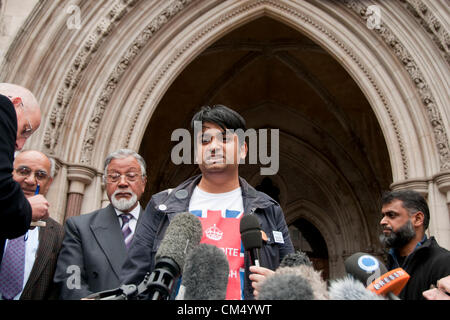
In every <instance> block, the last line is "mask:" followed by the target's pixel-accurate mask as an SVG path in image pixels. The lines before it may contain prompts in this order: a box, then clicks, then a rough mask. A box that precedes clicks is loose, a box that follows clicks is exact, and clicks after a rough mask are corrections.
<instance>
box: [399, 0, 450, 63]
mask: <svg viewBox="0 0 450 320" xmlns="http://www.w3.org/2000/svg"><path fill="white" fill-rule="evenodd" d="M400 2H401V3H402V4H403V5H404V6H405V8H406V9H408V10H409V12H411V14H412V15H413V16H414V18H416V19H417V21H418V22H419V23H420V25H422V26H423V28H424V29H425V30H426V31H427V32H428V35H429V36H430V37H431V39H432V40H433V42H434V43H435V44H436V46H437V47H438V48H439V50H440V51H441V54H442V56H443V57H444V59H445V61H447V63H448V64H450V34H449V31H448V30H445V28H444V26H443V25H442V23H441V22H440V21H439V20H438V18H437V17H436V16H435V15H434V14H433V12H432V11H431V10H430V9H428V7H427V5H426V3H425V2H424V1H421V0H400Z"/></svg>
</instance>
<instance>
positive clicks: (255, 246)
mask: <svg viewBox="0 0 450 320" xmlns="http://www.w3.org/2000/svg"><path fill="white" fill-rule="evenodd" d="M239 231H240V233H241V240H242V244H243V246H244V249H245V250H246V251H248V252H249V254H250V260H251V264H252V265H255V266H257V267H259V266H260V264H259V249H260V248H261V247H262V234H261V226H260V223H259V220H258V218H256V216H255V215H253V214H248V215H244V216H243V217H242V219H241V222H240V225H239Z"/></svg>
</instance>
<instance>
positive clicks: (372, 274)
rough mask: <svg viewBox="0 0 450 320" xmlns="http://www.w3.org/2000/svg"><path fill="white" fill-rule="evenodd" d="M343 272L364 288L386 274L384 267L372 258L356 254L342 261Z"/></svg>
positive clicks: (367, 255)
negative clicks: (359, 282)
mask: <svg viewBox="0 0 450 320" xmlns="http://www.w3.org/2000/svg"><path fill="white" fill-rule="evenodd" d="M344 265H345V271H346V272H347V273H349V274H351V275H352V276H353V277H354V278H355V279H357V280H359V281H361V282H362V283H363V284H364V285H365V286H366V287H367V286H368V285H369V284H370V283H371V282H372V281H373V280H375V279H376V278H378V277H379V276H381V275H382V274H384V273H386V272H387V269H386V267H385V266H384V264H382V263H381V262H380V261H379V260H378V259H377V258H375V257H374V256H372V255H370V254H368V253H364V252H357V253H354V254H353V255H351V256H350V257H348V258H347V259H346V260H345V261H344Z"/></svg>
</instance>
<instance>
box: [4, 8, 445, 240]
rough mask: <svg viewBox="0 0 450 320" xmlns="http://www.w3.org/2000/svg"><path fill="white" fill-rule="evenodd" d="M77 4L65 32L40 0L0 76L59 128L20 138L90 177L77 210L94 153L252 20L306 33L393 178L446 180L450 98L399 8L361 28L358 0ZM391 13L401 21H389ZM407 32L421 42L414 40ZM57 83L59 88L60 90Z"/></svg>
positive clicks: (130, 134)
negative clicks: (372, 122) (343, 78)
mask: <svg viewBox="0 0 450 320" xmlns="http://www.w3.org/2000/svg"><path fill="white" fill-rule="evenodd" d="M76 3H77V4H79V5H80V7H81V9H82V12H83V16H82V18H83V19H84V20H83V21H85V23H83V25H82V29H81V30H79V31H78V32H77V31H73V30H66V29H64V27H65V25H66V18H67V16H66V15H65V14H64V9H65V8H64V6H63V5H62V4H61V3H59V2H54V1H42V2H39V4H38V5H37V7H36V9H35V10H34V11H33V13H32V15H30V17H29V19H28V20H27V22H26V25H25V26H24V28H23V29H22V31H21V34H20V35H19V36H18V37H17V38H16V40H15V41H14V43H13V45H12V46H11V49H10V50H9V52H8V55H7V57H6V59H5V62H4V64H3V66H2V70H1V75H2V79H3V81H10V82H16V83H20V84H23V85H25V86H27V87H29V88H31V89H32V90H33V91H34V92H35V93H36V95H37V96H38V99H39V100H40V101H41V103H42V105H43V106H44V118H45V120H44V121H43V127H44V128H48V125H49V123H53V122H55V123H57V124H58V126H59V127H58V130H59V131H58V132H56V133H55V136H52V135H51V134H52V132H50V133H49V131H47V130H43V131H41V132H39V133H38V134H36V135H35V136H33V138H32V139H31V140H30V143H29V145H28V146H29V147H35V148H41V149H46V148H47V144H48V145H49V148H50V150H48V151H50V152H51V153H53V154H55V156H56V157H57V158H59V159H60V161H61V163H62V164H63V167H65V166H70V164H72V163H75V164H82V165H83V166H87V167H88V169H89V170H90V171H92V172H91V173H92V174H93V175H94V176H96V177H95V178H94V180H95V181H96V183H93V184H90V185H89V186H87V190H86V191H88V192H87V193H86V194H87V197H85V199H84V200H83V208H84V210H83V211H89V210H92V209H95V208H97V207H98V204H99V202H100V200H101V199H100V198H101V197H99V196H98V194H99V189H101V184H100V183H99V173H100V172H101V166H102V165H101V164H102V161H103V159H104V157H105V155H106V154H107V153H108V152H109V151H111V150H113V149H117V148H119V147H123V146H128V147H131V148H134V149H137V148H138V147H139V145H140V143H141V141H142V135H143V132H145V128H146V127H147V125H148V123H149V120H150V118H151V116H152V114H153V112H154V110H155V108H156V107H157V105H158V102H159V101H160V100H161V98H162V96H163V95H164V92H165V91H166V90H167V88H168V87H169V85H170V83H172V82H173V81H174V79H175V78H176V76H177V75H178V74H179V73H180V72H181V71H182V70H183V68H185V67H186V66H187V65H188V64H189V63H190V62H191V61H192V60H193V59H194V58H195V57H196V56H198V55H199V54H200V53H201V52H202V51H203V50H204V49H205V48H207V47H208V46H209V45H211V44H212V43H213V42H214V41H215V40H217V39H218V38H220V37H222V36H224V35H225V34H227V33H228V32H230V31H231V30H233V29H235V28H238V27H239V26H240V25H242V24H245V23H247V22H249V21H252V20H253V19H256V18H258V17H261V16H268V17H271V18H273V19H276V20H278V21H281V22H282V23H285V24H287V25H289V26H291V27H292V28H294V29H296V30H298V31H299V32H302V33H304V34H306V35H307V36H308V37H310V38H311V39H312V40H313V41H315V42H316V43H318V44H319V45H320V46H321V47H323V48H324V49H325V50H327V51H328V52H329V53H330V54H331V55H332V56H333V57H335V58H336V60H337V61H339V63H340V64H341V65H342V66H343V67H344V68H345V69H346V70H347V72H348V73H349V74H350V75H351V76H352V77H353V79H354V80H355V81H356V82H357V83H358V85H359V86H360V88H361V90H362V91H363V92H364V94H365V96H366V97H367V99H368V101H369V102H370V104H371V106H372V108H373V110H374V113H375V115H376V117H377V118H378V120H379V123H380V126H381V128H382V131H383V135H384V137H385V140H386V144H387V146H388V150H389V156H390V160H391V167H392V171H393V182H402V181H403V180H408V179H421V180H422V181H425V183H426V184H432V183H434V184H435V185H434V186H430V187H429V191H430V192H436V190H438V189H439V190H440V192H442V193H444V194H448V192H449V188H447V184H446V183H441V181H442V180H445V179H441V178H442V175H445V177H447V173H446V172H445V171H442V170H447V169H448V167H447V159H448V157H449V153H448V145H449V143H448V134H447V132H448V130H449V128H448V123H449V121H448V118H449V116H448V110H447V108H446V106H448V105H449V101H448V100H449V98H448V95H447V97H446V95H445V92H446V90H445V89H444V90H441V89H442V87H443V84H445V83H446V82H445V79H448V73H449V72H448V68H443V69H442V68H441V69H442V70H443V72H440V69H439V67H429V68H428V67H427V65H426V63H423V61H433V59H432V58H436V61H438V64H439V65H441V62H442V59H440V58H439V54H437V55H435V54H434V53H435V51H436V49H435V46H434V44H433V42H432V40H430V38H429V37H428V36H427V35H426V33H425V31H424V30H423V29H420V28H419V29H417V26H418V23H417V22H416V21H415V18H414V17H413V16H411V15H408V14H406V13H405V12H404V11H402V9H403V8H402V7H401V6H400V5H398V4H392V2H379V5H380V6H381V7H382V8H383V9H385V10H386V12H387V14H386V15H385V18H386V19H384V20H383V23H382V27H381V28H380V29H377V30H371V29H369V28H367V27H366V20H367V17H365V16H364V10H361V9H365V8H366V6H367V4H366V3H365V2H358V1H343V2H339V3H337V2H333V1H323V2H321V1H317V2H314V1H287V0H286V1H284V0H278V1H273V0H248V1H198V2H196V1H188V0H185V1H181V0H180V1H170V2H167V1H154V2H149V1H142V2H141V1H132V0H130V1H119V0H117V1H112V2H108V3H101V2H97V1H95V2H86V1H78V2H76ZM397 14H398V15H400V16H401V17H402V23H403V25H400V24H399V23H398V21H396V20H395V17H396V15H397ZM49 21H50V22H52V23H48V22H49ZM144 24H145V25H144ZM405 26H406V27H405ZM424 35H425V36H424ZM417 36H419V37H420V39H421V41H419V42H420V43H423V45H424V46H427V45H428V44H430V46H429V47H430V48H431V50H420V48H419V47H418V46H417V47H415V46H416V43H417V41H416V40H415V39H416V37H417ZM43 43H45V44H47V46H43V45H42V44H43ZM414 48H416V49H414ZM430 52H431V53H430ZM55 65H58V68H55V67H54V66H55ZM63 83H64V85H65V86H66V87H67V88H66V89H67V90H66V91H64V90H63V91H60V90H59V89H60V88H61V86H62V84H63ZM430 83H432V84H433V85H430ZM434 84H436V85H434ZM427 88H428V89H429V88H432V89H429V90H426V89H427ZM60 104H61V105H63V106H64V107H65V108H66V109H65V110H64V111H63V112H61V113H59V110H58V108H57V107H55V106H56V105H60ZM124 106H126V107H124ZM424 106H425V108H424ZM105 115H106V116H105ZM86 119H89V120H88V121H86ZM436 123H437V124H438V125H436ZM92 132H93V133H94V134H92ZM52 139H53V140H55V139H56V140H57V141H58V144H57V145H58V146H57V147H56V148H55V149H52V148H51V147H52V143H48V141H49V140H50V141H51V140H52ZM43 141H45V142H43ZM43 144H44V145H45V146H43ZM441 169H442V170H441ZM435 175H436V176H435ZM438 175H439V176H438ZM445 177H444V178H445ZM438 178H439V179H438ZM60 183H61V185H60V187H62V184H64V185H66V184H67V181H64V177H61V181H60ZM62 189H63V190H65V189H64V188H62ZM91 191H93V192H91ZM431 199H433V201H436V202H435V203H433V204H432V206H434V208H435V209H436V210H437V212H439V216H440V219H441V221H440V223H439V224H436V225H434V226H433V222H432V228H434V230H433V231H438V229H439V228H443V230H447V234H448V229H449V221H448V212H446V213H445V216H446V219H444V218H442V217H444V215H443V212H442V209H441V207H442V204H443V203H445V197H444V196H443V195H439V194H434V195H433V197H431ZM58 201H59V200H56V202H58ZM56 207H58V208H61V209H62V210H63V209H64V207H63V206H58V205H57V206H56ZM432 221H433V220H432ZM434 221H436V220H434ZM441 226H443V227H441ZM442 234H445V232H444V231H442ZM446 237H447V238H446V239H447V240H449V241H450V239H449V238H448V235H447V236H446ZM449 241H446V243H450V242H449Z"/></svg>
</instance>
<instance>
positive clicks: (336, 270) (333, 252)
mask: <svg viewBox="0 0 450 320" xmlns="http://www.w3.org/2000/svg"><path fill="white" fill-rule="evenodd" d="M324 217H326V212H324V210H323V209H322V208H320V207H319V206H317V205H316V204H315V203H313V202H310V201H308V200H306V199H300V200H298V201H296V202H294V203H292V204H290V205H289V206H288V207H287V209H286V223H287V224H288V225H290V224H292V223H293V222H294V221H296V220H297V219H301V218H303V219H305V220H307V221H309V222H310V223H312V224H313V225H314V226H315V227H316V228H317V230H319V232H320V234H321V235H322V236H323V238H324V239H325V242H326V245H327V248H328V257H329V261H328V263H329V268H330V278H331V279H336V278H338V277H339V276H342V275H344V274H345V270H344V268H343V262H344V260H345V258H346V255H345V254H344V253H345V251H346V249H347V250H348V248H345V245H344V243H343V242H342V238H341V233H342V230H341V229H340V228H339V226H338V225H336V224H335V223H334V222H333V221H332V220H330V219H324Z"/></svg>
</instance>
